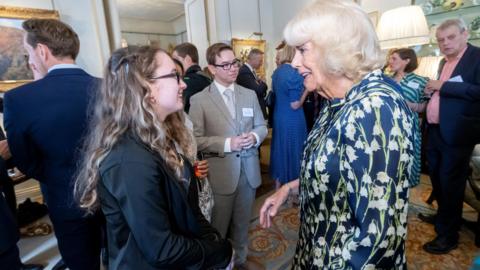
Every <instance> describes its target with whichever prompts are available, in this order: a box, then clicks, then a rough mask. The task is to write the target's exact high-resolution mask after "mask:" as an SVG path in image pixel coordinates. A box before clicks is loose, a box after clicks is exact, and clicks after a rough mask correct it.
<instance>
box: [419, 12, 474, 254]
mask: <svg viewBox="0 0 480 270" xmlns="http://www.w3.org/2000/svg"><path fill="white" fill-rule="evenodd" d="M436 37H437V41H438V47H439V48H440V51H441V52H442V53H443V55H444V58H443V59H442V61H441V62H440V66H439V69H438V71H439V72H438V73H439V76H438V80H430V81H429V82H428V83H427V85H426V87H425V92H426V93H427V94H431V95H432V97H431V98H430V101H429V102H428V104H427V123H428V124H427V132H428V141H427V146H426V152H427V161H428V167H429V170H430V172H429V173H430V179H431V181H432V188H433V191H432V192H433V195H434V196H435V199H436V200H437V203H438V209H437V215H436V217H435V218H433V221H434V223H435V232H436V233H437V236H436V237H435V239H433V240H432V241H430V242H428V243H426V244H425V245H423V249H424V250H425V251H427V252H429V253H432V254H445V253H448V252H450V251H451V250H453V249H455V248H456V247H457V246H458V231H459V229H460V226H461V224H462V208H463V198H464V194H465V185H466V182H467V177H468V174H469V161H470V156H471V154H472V151H473V148H474V146H475V144H477V143H480V61H479V59H480V49H479V48H478V47H475V46H472V45H470V44H468V30H467V28H466V26H465V23H464V22H463V20H461V19H451V20H446V21H445V22H443V23H441V24H440V25H439V26H438V28H437V30H436ZM420 217H421V219H422V220H427V221H428V219H430V221H432V217H425V216H423V217H422V216H420Z"/></svg>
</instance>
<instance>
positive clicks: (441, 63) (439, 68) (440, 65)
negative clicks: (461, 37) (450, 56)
mask: <svg viewBox="0 0 480 270" xmlns="http://www.w3.org/2000/svg"><path fill="white" fill-rule="evenodd" d="M443 66H445V58H442V60H440V64H438V70H437V80H440V75H441V74H442V70H443Z"/></svg>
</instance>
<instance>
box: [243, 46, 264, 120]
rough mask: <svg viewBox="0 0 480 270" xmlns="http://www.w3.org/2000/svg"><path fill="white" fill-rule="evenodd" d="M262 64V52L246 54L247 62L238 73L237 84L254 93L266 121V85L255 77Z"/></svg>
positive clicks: (252, 51)
mask: <svg viewBox="0 0 480 270" xmlns="http://www.w3.org/2000/svg"><path fill="white" fill-rule="evenodd" d="M262 64H263V52H262V51H261V50H259V49H252V50H250V52H249V53H248V56H247V62H245V64H243V66H242V67H241V68H240V70H239V71H238V77H237V84H239V85H241V86H243V87H245V88H248V89H251V90H253V91H255V93H256V94H257V98H258V104H260V108H261V109H262V113H263V118H264V119H267V106H266V105H265V96H266V95H267V89H268V86H267V84H266V83H265V82H264V81H263V80H262V79H261V78H259V77H258V76H257V73H256V72H255V70H256V69H258V68H259V67H261V66H262Z"/></svg>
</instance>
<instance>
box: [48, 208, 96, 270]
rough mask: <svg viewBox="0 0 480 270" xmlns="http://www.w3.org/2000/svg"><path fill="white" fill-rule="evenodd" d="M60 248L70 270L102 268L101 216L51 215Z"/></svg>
mask: <svg viewBox="0 0 480 270" xmlns="http://www.w3.org/2000/svg"><path fill="white" fill-rule="evenodd" d="M50 219H51V220H52V224H53V227H54V229H55V236H56V237H57V240H58V249H59V250H60V254H61V255H62V259H63V260H64V262H65V264H66V265H67V266H68V268H69V269H70V270H77V269H78V270H83V269H91V270H95V269H100V248H101V244H102V231H101V229H102V222H101V218H100V217H99V216H90V217H86V218H79V219H71V220H65V219H59V218H56V217H54V215H50Z"/></svg>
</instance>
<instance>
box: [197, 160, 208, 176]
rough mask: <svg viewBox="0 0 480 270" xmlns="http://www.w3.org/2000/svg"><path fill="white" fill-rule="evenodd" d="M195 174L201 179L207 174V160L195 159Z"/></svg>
mask: <svg viewBox="0 0 480 270" xmlns="http://www.w3.org/2000/svg"><path fill="white" fill-rule="evenodd" d="M195 176H196V177H198V178H199V179H203V178H205V177H207V176H208V160H206V159H204V160H197V161H195Z"/></svg>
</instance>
